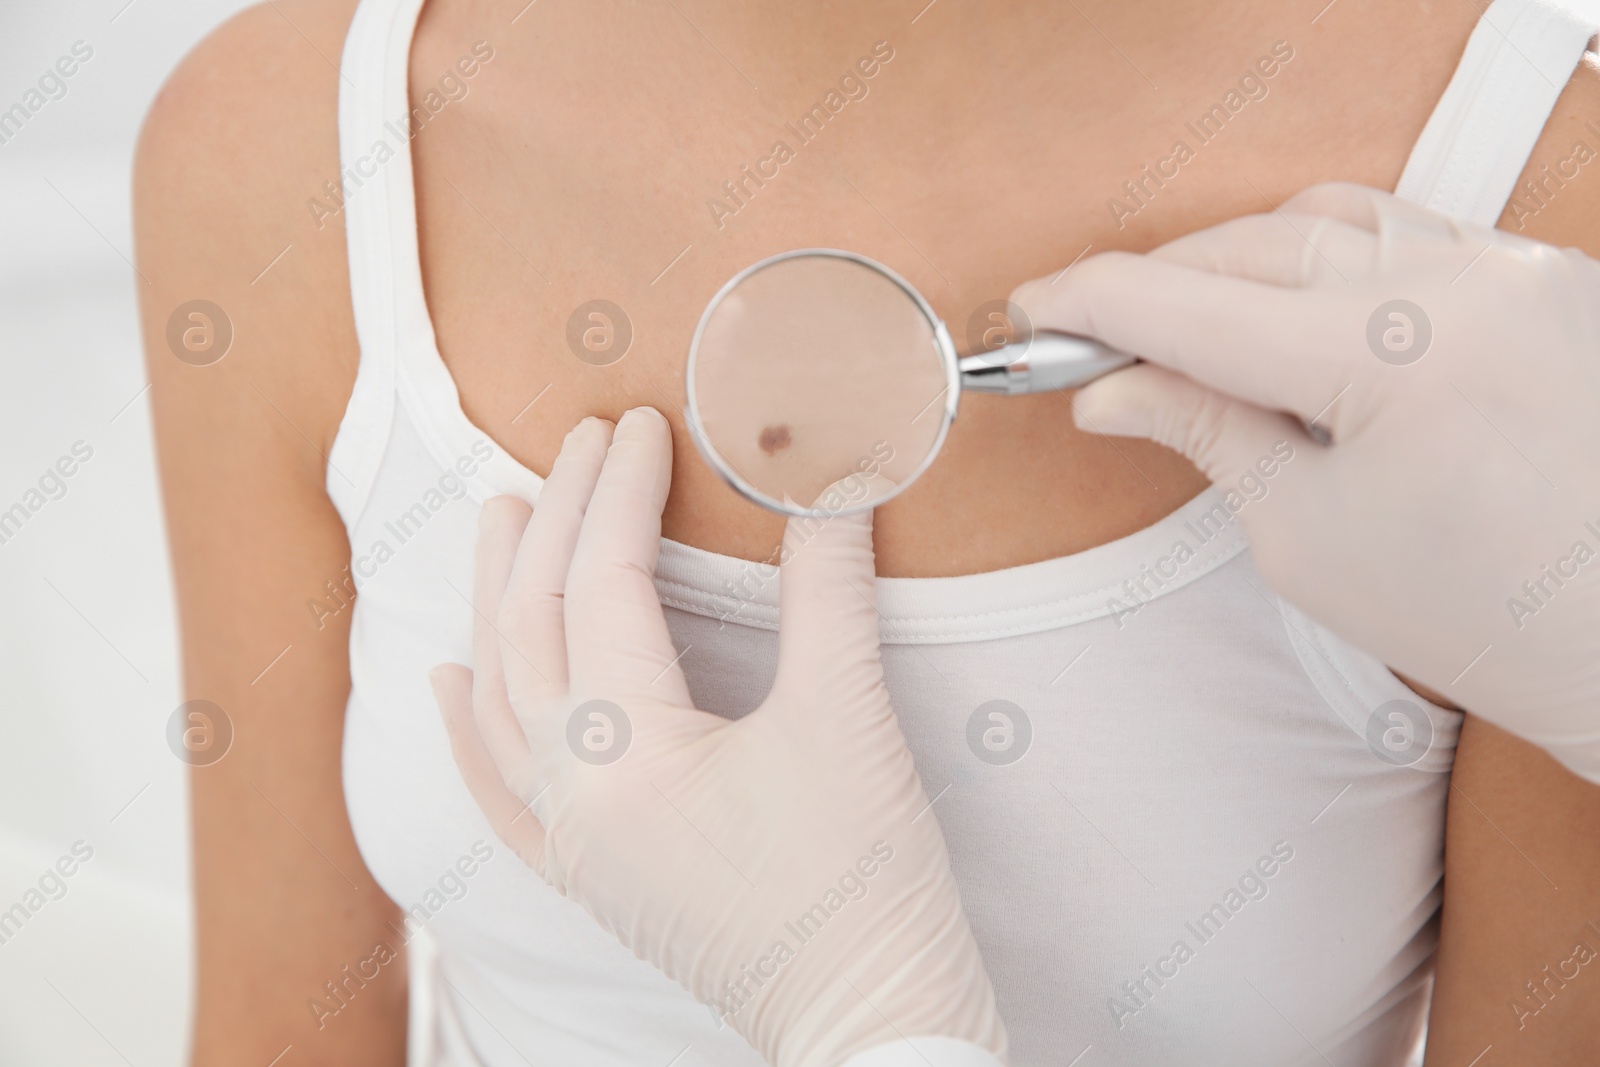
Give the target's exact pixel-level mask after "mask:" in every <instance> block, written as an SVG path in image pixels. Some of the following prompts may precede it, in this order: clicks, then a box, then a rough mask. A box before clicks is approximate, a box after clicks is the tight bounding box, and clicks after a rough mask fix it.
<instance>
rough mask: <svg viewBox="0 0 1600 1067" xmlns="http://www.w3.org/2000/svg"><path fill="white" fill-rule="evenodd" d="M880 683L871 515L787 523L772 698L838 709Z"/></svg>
mask: <svg viewBox="0 0 1600 1067" xmlns="http://www.w3.org/2000/svg"><path fill="white" fill-rule="evenodd" d="M857 477H860V476H857ZM882 678H883V668H882V666H881V665H880V663H879V661H878V608H877V587H876V580H875V575H874V572H873V554H872V512H871V511H863V512H858V513H855V514H825V515H820V516H801V517H795V518H791V519H790V520H789V524H788V526H787V527H786V528H785V530H784V535H783V548H782V550H781V554H780V570H779V578H778V672H777V677H776V678H775V679H774V682H773V691H774V693H778V694H782V693H784V692H785V691H788V692H792V693H796V694H799V693H805V694H806V695H807V697H808V700H807V702H808V703H813V704H814V703H815V700H816V698H818V697H821V698H824V700H825V703H831V704H834V705H836V706H844V705H847V704H848V703H849V702H850V701H851V700H852V699H853V698H859V697H861V696H862V695H864V694H865V693H867V692H869V691H871V690H873V689H876V688H877V687H879V686H880V685H881V683H882Z"/></svg>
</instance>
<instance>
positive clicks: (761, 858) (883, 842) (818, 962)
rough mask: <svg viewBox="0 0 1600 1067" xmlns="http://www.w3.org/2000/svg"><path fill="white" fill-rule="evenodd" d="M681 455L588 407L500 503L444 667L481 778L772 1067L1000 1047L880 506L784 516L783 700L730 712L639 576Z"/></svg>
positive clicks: (1000, 1051)
mask: <svg viewBox="0 0 1600 1067" xmlns="http://www.w3.org/2000/svg"><path fill="white" fill-rule="evenodd" d="M671 451H672V445H671V435H670V433H669V431H668V428H667V424H666V421H665V420H664V419H663V418H662V417H661V416H660V415H659V414H658V413H657V412H655V411H654V410H652V409H649V408H636V409H634V410H632V411H630V412H628V413H627V414H626V415H624V416H623V418H622V419H621V421H620V423H619V424H618V426H617V427H616V430H615V434H614V435H613V431H612V427H611V424H610V423H607V422H603V421H601V420H598V419H587V420H585V421H584V422H583V423H581V424H579V426H578V427H577V428H576V429H575V430H573V431H572V433H570V434H569V435H568V436H567V439H566V442H565V444H564V445H563V446H562V450H561V455H560V457H559V458H558V459H557V460H556V462H555V465H554V468H553V469H552V471H551V474H550V477H549V478H548V479H547V480H546V482H545V485H544V488H543V490H542V491H541V493H540V496H539V502H538V507H537V508H536V509H534V510H533V511H532V513H531V519H530V512H529V509H528V507H527V505H526V504H524V503H522V502H520V501H518V500H515V499H513V498H511V497H496V498H494V499H493V500H490V501H488V502H487V503H486V504H485V505H484V509H483V515H482V521H481V527H480V537H479V543H478V557H477V578H476V585H475V591H474V600H475V608H476V611H477V621H476V630H475V637H474V648H473V656H474V659H475V661H476V667H477V671H476V674H475V675H474V674H473V673H472V672H470V671H468V670H467V668H465V667H461V666H459V665H454V664H451V665H445V666H441V667H439V668H436V669H435V671H434V673H433V679H434V686H435V692H436V694H437V696H438V698H439V703H440V707H441V710H442V711H443V713H444V717H445V722H446V726H447V727H448V729H449V733H450V737H451V744H452V748H453V750H454V752H455V756H456V760H457V763H458V765H459V766H460V768H461V771H462V773H463V775H464V777H465V778H466V782H467V784H468V786H469V787H470V789H471V790H472V793H473V795H474V796H475V797H476V799H477V800H478V802H479V804H480V806H481V807H482V808H483V810H484V811H485V813H486V814H487V815H488V816H489V818H490V820H491V822H492V823H493V824H494V825H495V828H496V831H497V832H498V833H499V834H500V836H501V837H502V838H503V839H504V840H505V841H506V842H507V843H508V844H509V845H510V846H511V847H512V848H513V850H515V851H516V852H517V854H518V855H520V856H521V857H522V858H523V859H524V860H525V861H527V862H528V863H529V865H530V866H532V867H533V868H534V869H535V870H536V871H537V872H538V873H539V874H540V875H541V876H543V877H544V879H545V880H546V881H547V882H549V883H550V885H552V886H554V887H555V888H556V889H557V890H558V891H560V892H561V893H564V894H566V895H568V896H570V897H572V898H573V899H575V900H577V901H578V902H579V903H581V904H582V905H583V906H584V907H585V908H586V909H587V910H588V911H589V913H590V914H591V915H593V916H594V918H595V919H596V920H597V921H598V922H599V923H600V925H601V926H603V927H604V928H605V929H607V930H609V931H610V932H611V933H612V934H614V935H615V936H616V937H617V938H618V939H619V940H620V941H621V942H622V943H623V944H624V945H626V946H627V947H628V948H630V949H632V950H633V952H634V953H635V954H636V955H638V956H639V957H640V958H641V959H643V960H646V961H648V962H650V963H652V964H654V965H655V966H657V967H659V968H660V969H661V970H662V971H664V972H665V973H666V974H667V975H668V976H670V977H672V978H674V979H676V980H677V981H678V982H679V983H681V984H682V985H683V986H684V987H685V988H687V989H688V990H689V991H690V992H691V993H693V994H694V995H695V997H697V998H698V999H699V1000H701V1001H702V1002H705V1003H707V1004H711V1005H712V1006H713V1007H714V1008H716V1009H717V1010H718V1012H719V1014H721V1015H722V1016H723V1018H725V1019H726V1021H727V1022H729V1023H730V1024H731V1025H732V1026H733V1027H734V1028H735V1029H736V1030H737V1031H738V1032H739V1033H740V1034H742V1035H743V1036H744V1037H745V1038H746V1039H747V1040H748V1041H749V1042H750V1043H751V1044H752V1045H753V1046H754V1047H755V1048H756V1049H757V1050H758V1051H759V1052H760V1053H761V1054H762V1055H763V1056H764V1057H765V1058H766V1059H767V1061H768V1062H769V1063H773V1064H777V1065H779V1067H813V1065H816V1067H833V1065H837V1064H840V1063H843V1062H844V1061H845V1060H847V1059H849V1058H850V1057H852V1056H854V1055H856V1054H858V1053H865V1054H866V1058H865V1059H862V1060H859V1061H856V1062H859V1063H863V1064H865V1063H874V1064H875V1063H883V1064H886V1065H887V1064H889V1063H893V1062H896V1057H898V1056H907V1057H915V1062H916V1063H918V1064H922V1063H924V1060H923V1058H922V1056H921V1055H920V1053H918V1052H916V1051H914V1050H912V1049H911V1048H910V1046H909V1045H908V1044H907V1043H906V1042H904V1041H901V1040H899V1039H901V1038H907V1037H915V1036H919V1035H920V1036H926V1037H932V1038H943V1039H945V1040H942V1041H940V1040H935V1041H932V1042H931V1043H926V1044H927V1047H930V1048H935V1049H940V1048H942V1049H943V1050H944V1051H945V1052H946V1053H948V1054H949V1055H950V1056H951V1057H953V1058H950V1059H948V1060H946V1062H950V1063H962V1064H967V1063H972V1064H977V1063H990V1064H994V1063H999V1062H1001V1060H1002V1059H1003V1057H1004V1055H1005V1048H1006V1037H1005V1028H1004V1026H1003V1025H1002V1023H1001V1021H1000V1017H999V1015H998V1013H997V1012H996V1010H995V1002H994V991H993V988H992V986H991V985H990V982H989V977H988V973H987V972H986V971H985V970H984V966H983V960H982V958H981V957H980V955H979V953H978V947H977V943H976V942H975V941H974V939H973V936H972V932H971V930H970V928H969V927H968V925H967V920H966V915H965V913H964V912H963V911H962V908H961V900H960V897H959V895H958V893H957V891H956V886H955V881H954V879H953V876H952V875H951V873H950V861H949V857H948V855H947V854H946V852H945V845H944V837H943V835H942V834H941V832H940V830H939V823H938V819H937V818H936V817H935V815H934V813H933V811H932V810H931V809H930V808H929V805H928V798H927V795H926V794H925V793H924V792H923V788H922V783H921V781H920V780H919V779H918V777H917V772H916V768H915V767H914V766H913V765H912V759H911V754H910V752H909V751H908V750H907V749H906V745H905V741H904V739H903V738H902V737H901V734H900V728H899V725H898V724H897V722H896V721H895V716H894V712H893V711H892V710H891V708H890V706H889V694H888V692H887V690H886V689H885V688H884V684H883V670H882V666H881V664H880V662H879V658H878V615H877V610H876V607H875V601H874V596H875V594H874V584H873V557H872V529H871V519H870V516H868V515H858V516H848V517H834V518H831V519H826V520H799V521H794V522H791V523H790V525H789V528H788V533H787V536H786V539H785V545H784V552H783V569H782V577H781V580H780V581H781V584H780V589H781V594H782V595H781V607H780V628H779V633H778V649H779V655H778V671H777V678H776V681H775V682H774V683H773V687H772V692H771V693H770V695H769V696H768V697H767V699H766V701H765V702H764V703H763V704H762V705H761V706H760V707H759V708H757V709H756V710H755V711H754V712H752V713H750V714H749V715H748V716H746V717H744V718H742V719H739V720H737V721H731V720H728V719H724V718H721V717H719V716H717V715H712V714H709V713H707V712H703V711H699V710H697V709H696V708H695V707H694V705H693V703H692V702H691V701H690V699H689V691H688V688H687V686H686V685H685V683H684V677H683V673H682V671H681V670H680V669H679V667H678V662H677V661H678V658H679V656H678V652H677V650H676V649H675V648H674V647H673V644H672V639H671V637H670V636H669V634H668V632H667V625H666V620H665V617H664V616H663V614H662V610H661V605H660V602H659V601H658V599H657V594H656V589H655V585H654V583H653V582H652V580H651V575H652V573H653V570H654V567H655V561H656V554H657V550H658V547H659V538H660V534H661V509H662V506H663V504H664V503H665V501H666V497H667V485H668V482H669V480H670V476H671V459H672V457H671ZM596 701H605V702H609V703H606V704H600V703H594V702H596ZM525 806H527V807H531V812H532V813H531V814H527V813H525V812H524V810H523V809H524V808H525ZM535 820H537V821H535ZM890 1042H893V1043H894V1044H896V1045H899V1046H900V1047H901V1049H900V1051H896V1049H895V1048H894V1047H893V1046H891V1047H889V1048H883V1047H882V1046H884V1044H885V1043H890ZM962 1042H965V1044H963V1043H962ZM924 1044H925V1043H922V1042H918V1045H919V1047H920V1046H923V1045H924ZM973 1046H977V1048H974V1047H973ZM874 1049H875V1050H876V1051H868V1050H874ZM980 1050H987V1051H986V1052H984V1051H980ZM974 1056H976V1057H978V1058H976V1059H974V1058H972V1057H974ZM963 1057H964V1058H963Z"/></svg>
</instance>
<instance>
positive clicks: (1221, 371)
mask: <svg viewBox="0 0 1600 1067" xmlns="http://www.w3.org/2000/svg"><path fill="white" fill-rule="evenodd" d="M1014 299H1015V301H1016V302H1017V303H1018V304H1019V305H1021V307H1022V308H1023V309H1024V310H1025V311H1026V312H1027V313H1028V314H1029V315H1030V316H1031V317H1032V320H1033V322H1034V324H1035V325H1037V326H1043V327H1049V328H1054V329H1060V330H1067V331H1071V332H1076V333H1086V334H1091V335H1093V336H1095V337H1098V338H1101V339H1103V340H1105V341H1106V342H1108V343H1110V344H1112V345H1115V346H1116V347H1118V348H1122V349H1125V350H1127V351H1130V352H1134V353H1137V354H1138V355H1140V356H1143V357H1144V358H1145V359H1147V360H1149V361H1150V364H1158V365H1143V366H1135V367H1133V368H1131V369H1129V370H1126V371H1123V372H1120V373H1118V374H1115V375H1112V376H1110V377H1108V378H1105V379H1103V380H1101V381H1099V382H1096V383H1094V384H1093V385H1091V386H1089V387H1088V388H1085V389H1084V390H1083V391H1082V392H1080V393H1079V395H1078V396H1077V398H1076V400H1075V407H1076V412H1077V421H1078V425H1079V426H1080V427H1081V428H1083V429H1085V430H1089V431H1092V432H1097V433H1105V434H1120V435H1127V436H1137V437H1149V438H1153V439H1154V440H1156V441H1159V442H1161V443H1162V444H1164V445H1167V446H1169V447H1171V448H1174V449H1176V450H1178V451H1179V452H1182V453H1184V454H1185V455H1187V456H1188V457H1189V458H1190V459H1192V460H1193V461H1194V462H1195V463H1196V464H1197V465H1198V466H1199V467H1200V468H1201V469H1202V470H1204V471H1205V472H1206V474H1207V475H1209V476H1210V478H1211V480H1212V481H1213V482H1214V483H1215V484H1216V485H1217V486H1219V487H1220V488H1222V489H1225V490H1231V491H1232V493H1233V494H1234V495H1233V496H1232V497H1231V498H1230V499H1231V500H1232V501H1233V503H1234V504H1235V505H1238V504H1240V503H1242V505H1243V506H1242V508H1240V509H1239V510H1238V517H1239V521H1240V522H1242V523H1243V524H1244V529H1245V531H1246V533H1247V535H1248V536H1249V539H1250V543H1251V547H1252V549H1253V551H1254V553H1255V557H1256V561H1257V563H1258V564H1259V565H1260V567H1261V570H1262V572H1263V574H1264V575H1265V576H1266V579H1267V581H1268V582H1270V583H1271V584H1272V586H1273V587H1274V588H1275V589H1276V590H1277V591H1278V592H1279V593H1281V594H1282V595H1283V596H1284V597H1285V598H1286V599H1288V600H1289V601H1291V602H1293V603H1294V604H1296V605H1298V606H1299V607H1300V608H1302V609H1303V610H1305V611H1306V612H1307V613H1308V614H1310V615H1312V616H1314V617H1316V618H1317V619H1319V620H1321V621H1322V622H1323V623H1325V624H1326V625H1328V626H1329V627H1330V628H1332V629H1333V630H1335V631H1336V632H1338V633H1340V634H1342V635H1343V636H1344V637H1345V638H1346V639H1347V640H1349V641H1351V642H1353V643H1354V644H1356V645H1359V646H1361V647H1363V648H1365V649H1367V650H1368V651H1369V652H1372V653H1373V654H1375V655H1377V656H1379V657H1380V658H1382V659H1383V660H1384V661H1385V662H1386V663H1388V664H1389V665H1390V666H1391V667H1393V668H1394V669H1396V670H1398V671H1400V672H1402V673H1403V674H1405V675H1408V676H1409V677H1411V678H1413V679H1416V680H1418V681H1420V682H1421V683H1423V684H1425V685H1426V686H1428V687H1430V688H1432V689H1434V690H1436V691H1438V692H1439V693H1441V694H1443V695H1445V696H1446V697H1448V698H1449V699H1451V700H1453V701H1455V702H1456V703H1457V704H1459V705H1461V706H1463V707H1465V708H1467V709H1468V710H1470V711H1472V712H1474V713H1476V714H1478V715H1480V716H1482V717H1483V718H1485V719H1488V720H1490V721H1492V722H1494V723H1496V724H1498V725H1500V726H1502V727H1504V728H1506V729H1507V730H1510V731H1512V732H1513V733H1516V734H1520V735H1521V736H1523V737H1525V738H1527V739H1529V740H1530V741H1533V742H1535V743H1537V744H1540V745H1543V746H1544V747H1545V748H1547V749H1548V750H1549V751H1550V752H1551V753H1552V754H1554V755H1555V756H1556V757H1557V758H1558V759H1560V760H1562V761H1563V762H1565V763H1566V764H1567V766H1569V767H1570V768H1572V769H1573V770H1574V771H1576V772H1577V773H1579V774H1581V775H1583V776H1585V777H1587V778H1589V779H1591V780H1593V781H1597V782H1600V264H1596V263H1595V262H1594V261H1593V260H1591V259H1589V258H1587V257H1586V256H1584V255H1582V254H1581V253H1579V252H1577V251H1575V250H1571V249H1566V250H1563V249H1557V248H1553V247H1551V246H1549V245H1545V244H1540V243H1538V242H1535V241H1531V240H1527V239H1525V238H1520V237H1516V236H1514V235H1511V234H1507V233H1501V232H1498V231H1495V230H1489V229H1484V228H1481V227H1478V226H1471V225H1465V224H1460V223H1456V222H1453V221H1450V220H1448V219H1445V218H1443V217H1441V216H1439V215H1436V214H1434V213H1432V212H1429V211H1427V210H1425V209H1423V208H1420V207H1417V206H1415V205H1412V204H1409V203H1407V202H1404V201H1401V200H1399V199H1397V198H1396V197H1394V196H1392V195H1390V194H1388V193H1383V192H1379V191H1377V190H1373V189H1368V188H1364V187H1362V186H1356V185H1346V184H1335V185H1320V186H1315V187H1313V188H1311V189H1308V190H1306V191H1305V192H1303V193H1301V194H1300V195H1298V196H1296V197H1295V198H1294V199H1292V200H1290V201H1289V202H1287V203H1285V204H1284V205H1283V207H1282V208H1281V209H1280V210H1279V211H1277V212H1276V213H1274V214H1270V215H1253V216H1249V217H1246V218H1240V219H1235V220H1233V221H1231V222H1226V223H1223V224H1222V225H1220V226H1215V227H1212V228H1211V229H1209V230H1204V231H1201V232H1199V233H1195V234H1191V235H1189V236H1186V237H1183V238H1180V239H1179V240H1176V241H1173V242H1172V243H1171V244H1168V245H1165V246H1163V247H1162V248H1159V249H1157V250H1155V251H1154V252H1151V253H1150V254H1149V255H1144V256H1140V255H1130V254H1124V253H1108V254H1105V255H1100V256H1095V257H1092V258H1090V259H1086V260H1084V261H1083V262H1081V263H1079V264H1078V265H1077V266H1076V267H1073V268H1072V269H1071V270H1069V271H1068V272H1067V273H1066V274H1065V275H1064V276H1063V277H1061V278H1060V280H1059V281H1058V282H1056V283H1055V284H1051V283H1050V282H1048V281H1044V280H1040V281H1034V282H1029V283H1028V284H1026V285H1024V286H1023V287H1021V288H1020V289H1018V290H1017V292H1016V294H1014ZM1398 300H1404V301H1409V302H1410V304H1411V306H1410V307H1405V306H1396V305H1394V304H1392V302H1394V301H1398ZM1430 334H1431V340H1426V339H1425V338H1427V337H1428V335H1430ZM1169 368H1170V369H1169ZM1284 412H1289V413H1292V414H1293V415H1295V416H1300V417H1302V418H1305V419H1314V420H1316V422H1317V424H1318V425H1319V426H1321V427H1323V428H1325V429H1326V430H1327V431H1329V433H1331V435H1332V438H1333V441H1334V442H1335V443H1334V444H1332V445H1331V446H1329V447H1324V446H1322V445H1319V444H1316V443H1314V442H1313V441H1312V440H1311V439H1310V438H1309V437H1308V436H1307V434H1306V433H1305V432H1304V431H1303V430H1302V428H1301V425H1300V422H1299V419H1297V418H1291V417H1289V416H1288V415H1285V414H1283V413H1284ZM1280 442H1282V443H1286V445H1287V447H1288V448H1292V450H1293V458H1292V459H1290V460H1289V461H1288V462H1283V460H1282V457H1283V455H1284V452H1285V448H1284V446H1283V445H1281V444H1280ZM1275 449H1276V451H1275ZM1263 492H1264V493H1265V494H1266V495H1265V496H1262V495H1261V494H1262V493H1263Z"/></svg>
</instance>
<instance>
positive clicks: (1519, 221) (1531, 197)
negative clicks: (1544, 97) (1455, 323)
mask: <svg viewBox="0 0 1600 1067" xmlns="http://www.w3.org/2000/svg"><path fill="white" fill-rule="evenodd" d="M1498 225H1499V228H1500V229H1502V230H1508V231H1511V232H1513V233H1521V234H1524V235H1525V236H1528V237H1533V238H1535V239H1537V240H1540V241H1546V242H1548V243H1550V244H1554V245H1560V246H1562V247H1572V248H1577V249H1580V250H1581V251H1583V252H1585V253H1587V254H1588V255H1590V256H1593V257H1595V258H1597V259H1600V57H1597V56H1596V55H1595V54H1594V53H1589V54H1588V55H1586V56H1585V57H1584V62H1583V64H1582V65H1581V66H1580V67H1579V68H1578V69H1577V71H1575V72H1574V73H1573V76H1572V79H1571V80H1570V81H1569V82H1568V83H1567V86H1566V88H1565V89H1564V90H1563V91H1562V93H1561V96H1560V97H1559V98H1558V99H1557V100H1556V105H1555V107H1554V108H1553V109H1552V110H1551V112H1550V119H1549V121H1548V122H1547V123H1545V127H1544V132H1543V133H1542V134H1541V135H1540V137H1539V141H1538V143H1537V144H1536V145H1534V149H1533V153H1532V154H1531V155H1530V156H1529V158H1528V165H1527V166H1526V167H1525V168H1523V171H1522V176H1521V178H1519V179H1518V181H1517V188H1516V190H1515V191H1514V192H1513V193H1512V195H1511V200H1510V202H1509V203H1507V204H1506V209H1505V212H1504V213H1503V214H1502V215H1501V216H1500V222H1499V224H1498Z"/></svg>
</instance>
